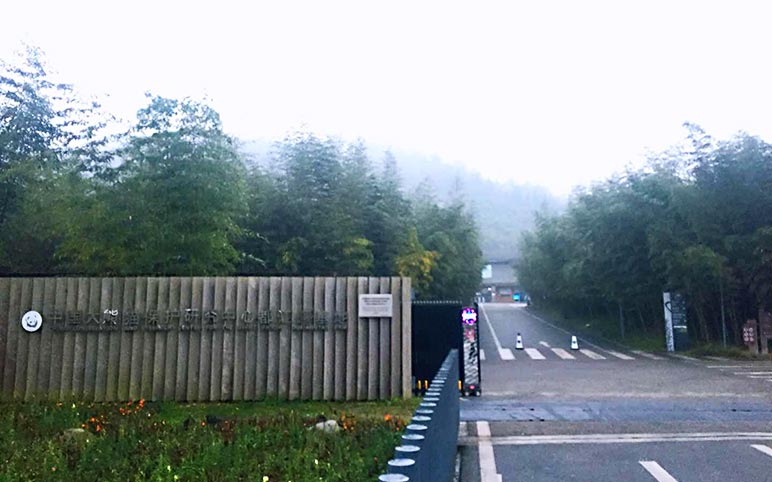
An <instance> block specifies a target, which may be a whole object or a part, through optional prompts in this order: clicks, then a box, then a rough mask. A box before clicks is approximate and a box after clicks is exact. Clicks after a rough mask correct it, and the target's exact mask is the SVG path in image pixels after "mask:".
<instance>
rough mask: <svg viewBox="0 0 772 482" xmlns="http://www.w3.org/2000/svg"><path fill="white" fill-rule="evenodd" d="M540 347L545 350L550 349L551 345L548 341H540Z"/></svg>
mask: <svg viewBox="0 0 772 482" xmlns="http://www.w3.org/2000/svg"><path fill="white" fill-rule="evenodd" d="M539 345H541V346H543V347H544V348H549V347H550V344H549V343H547V342H546V341H540V342H539Z"/></svg>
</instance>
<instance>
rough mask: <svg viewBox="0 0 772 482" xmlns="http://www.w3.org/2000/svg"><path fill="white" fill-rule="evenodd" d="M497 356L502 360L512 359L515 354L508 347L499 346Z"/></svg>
mask: <svg viewBox="0 0 772 482" xmlns="http://www.w3.org/2000/svg"><path fill="white" fill-rule="evenodd" d="M499 358H501V359H502V360H504V361H509V360H514V359H515V354H514V353H512V350H510V349H509V348H499Z"/></svg>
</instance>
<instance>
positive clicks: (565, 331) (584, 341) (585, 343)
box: [522, 310, 601, 350]
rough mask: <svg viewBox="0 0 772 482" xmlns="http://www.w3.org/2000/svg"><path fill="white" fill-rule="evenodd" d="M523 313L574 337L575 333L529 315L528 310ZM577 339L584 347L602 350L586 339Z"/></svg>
mask: <svg viewBox="0 0 772 482" xmlns="http://www.w3.org/2000/svg"><path fill="white" fill-rule="evenodd" d="M522 311H523V313H525V314H526V315H527V316H530V317H531V318H533V319H535V320H538V321H540V322H542V323H544V324H545V325H547V326H549V327H551V328H554V329H556V330H558V331H560V332H563V333H565V334H566V335H568V336H573V335H574V334H573V333H571V332H569V331H568V330H564V329H563V328H561V327H559V326H555V325H553V324H552V323H550V322H549V321H547V320H545V319H544V318H541V317H539V316H536V315H534V314H532V313H529V312H528V310H522ZM576 339H577V340H579V341H580V342H582V344H584V345H588V346H591V347H593V348H595V349H598V350H601V347H599V346H598V345H595V344H593V343H590V342H589V341H587V340H585V339H584V338H581V337H578V336H577V337H576Z"/></svg>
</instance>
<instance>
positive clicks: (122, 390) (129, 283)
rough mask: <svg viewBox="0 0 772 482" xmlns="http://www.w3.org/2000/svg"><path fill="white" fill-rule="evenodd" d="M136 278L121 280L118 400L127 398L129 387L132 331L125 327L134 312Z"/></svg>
mask: <svg viewBox="0 0 772 482" xmlns="http://www.w3.org/2000/svg"><path fill="white" fill-rule="evenodd" d="M136 291H137V278H126V279H125V280H124V282H123V300H122V302H123V303H122V307H123V308H122V309H121V327H120V329H121V343H120V347H121V355H120V366H119V368H118V400H128V399H129V391H130V390H129V388H130V385H131V371H132V370H131V361H132V360H131V354H132V351H133V348H132V344H133V343H134V336H133V333H132V332H131V331H129V330H127V329H126V327H125V325H126V323H128V319H129V317H130V316H133V315H134V314H135V311H134V299H135V298H136V295H137V293H136Z"/></svg>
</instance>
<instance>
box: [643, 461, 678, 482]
mask: <svg viewBox="0 0 772 482" xmlns="http://www.w3.org/2000/svg"><path fill="white" fill-rule="evenodd" d="M640 464H641V465H642V466H643V468H644V469H646V472H648V473H650V474H651V476H652V477H654V478H655V479H657V481H659V482H678V481H677V480H676V479H675V477H673V476H672V475H670V474H668V473H667V470H665V469H663V468H662V466H661V465H659V464H658V463H656V462H654V461H653V460H641V461H640Z"/></svg>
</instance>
